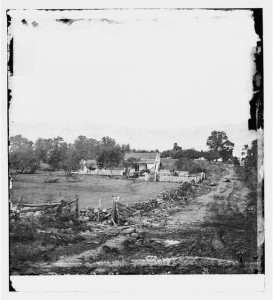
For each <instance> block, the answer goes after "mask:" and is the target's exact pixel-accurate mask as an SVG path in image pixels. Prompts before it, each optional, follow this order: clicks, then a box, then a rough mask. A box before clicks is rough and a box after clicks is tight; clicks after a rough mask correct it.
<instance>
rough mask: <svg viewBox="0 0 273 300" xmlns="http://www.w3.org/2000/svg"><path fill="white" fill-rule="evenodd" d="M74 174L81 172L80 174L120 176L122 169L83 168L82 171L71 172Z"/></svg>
mask: <svg viewBox="0 0 273 300" xmlns="http://www.w3.org/2000/svg"><path fill="white" fill-rule="evenodd" d="M73 173H75V174H82V175H104V176H111V175H115V176H120V175H122V174H123V170H112V172H111V170H105V169H102V170H98V169H97V170H94V171H91V170H84V171H79V172H73Z"/></svg>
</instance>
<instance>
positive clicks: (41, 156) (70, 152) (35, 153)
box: [9, 135, 131, 174]
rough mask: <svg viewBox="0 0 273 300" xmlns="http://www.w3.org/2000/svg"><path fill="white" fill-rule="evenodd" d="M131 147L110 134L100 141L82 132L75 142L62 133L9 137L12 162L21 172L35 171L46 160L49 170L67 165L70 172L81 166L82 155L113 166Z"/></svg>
mask: <svg viewBox="0 0 273 300" xmlns="http://www.w3.org/2000/svg"><path fill="white" fill-rule="evenodd" d="M130 151H131V149H130V145H129V144H122V145H120V144H118V143H116V141H115V140H114V139H112V138H110V137H108V136H106V137H103V138H102V139H101V141H97V140H96V139H92V138H87V137H85V136H79V137H78V138H77V139H76V140H75V141H74V143H67V142H65V141H64V139H63V138H62V137H60V136H58V137H56V138H49V139H44V138H38V139H37V140H36V141H35V142H32V141H30V140H28V139H27V138H25V137H23V136H22V135H16V136H13V137H10V140H9V166H10V168H11V169H13V170H15V171H16V172H18V173H34V172H35V171H36V170H37V169H38V168H39V167H40V165H41V163H44V164H46V165H47V166H48V171H50V172H53V171H55V170H59V169H64V170H65V172H66V173H67V174H69V173H71V172H72V171H75V170H78V169H79V168H80V161H81V160H82V159H84V160H88V159H96V162H97V165H98V166H99V167H101V168H112V167H113V166H117V165H119V164H120V162H121V161H122V160H123V156H124V154H125V153H126V152H130Z"/></svg>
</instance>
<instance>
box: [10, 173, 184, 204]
mask: <svg viewBox="0 0 273 300" xmlns="http://www.w3.org/2000/svg"><path fill="white" fill-rule="evenodd" d="M51 177H52V178H60V180H59V182H58V183H52V184H48V183H45V180H46V179H48V178H51ZM12 178H13V188H12V190H11V193H10V198H11V200H12V202H13V203H18V201H19V199H20V197H21V196H22V195H23V196H24V198H23V201H24V202H26V203H39V202H54V201H55V202H56V201H58V200H59V198H60V193H61V196H62V197H64V198H66V199H68V200H72V199H73V198H74V197H75V195H78V196H79V206H80V207H81V208H88V207H97V206H98V204H99V198H101V206H102V208H109V207H111V206H112V196H113V195H115V196H116V195H118V196H120V201H121V202H123V203H132V202H140V201H144V200H147V199H151V198H155V197H156V196H157V195H158V194H159V193H160V192H161V191H162V190H166V189H169V188H171V187H177V186H178V185H179V184H176V183H168V182H156V183H154V182H144V181H138V180H134V179H130V180H128V179H122V177H114V178H111V179H108V176H96V175H78V180H76V181H73V179H70V180H69V181H67V180H66V178H65V176H64V172H60V171H59V172H53V174H52V175H51V176H49V175H48V172H38V173H37V174H13V175H12Z"/></svg>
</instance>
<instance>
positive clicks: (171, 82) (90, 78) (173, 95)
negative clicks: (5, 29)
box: [10, 10, 258, 155]
mask: <svg viewBox="0 0 273 300" xmlns="http://www.w3.org/2000/svg"><path fill="white" fill-rule="evenodd" d="M11 15H12V28H11V33H12V35H13V37H14V50H15V55H14V76H13V77H12V81H11V84H12V96H13V98H12V103H11V109H10V134H11V135H14V134H19V133H20V134H22V135H24V136H26V137H28V138H30V139H36V138H37V137H53V136H57V135H61V136H63V137H64V138H65V140H67V141H69V142H70V141H71V142H72V141H73V140H74V139H75V138H76V137H77V136H78V135H86V136H88V137H92V138H97V139H100V138H101V137H102V136H104V135H109V136H111V137H113V138H115V139H116V141H117V142H120V143H130V144H131V146H132V147H135V148H144V149H156V148H157V149H159V150H164V149H169V148H171V147H172V145H173V143H174V142H178V144H180V145H181V146H182V147H185V148H186V147H195V148H196V149H206V146H205V144H206V138H207V137H208V135H209V133H210V131H211V130H214V129H215V130H226V132H227V134H228V136H229V137H230V139H231V140H232V141H233V142H235V143H236V149H235V154H237V155H238V154H239V153H240V150H241V148H242V146H243V145H244V144H245V143H248V142H250V141H251V140H252V139H253V138H255V134H254V133H251V132H248V130H247V120H248V118H249V100H250V99H251V97H252V81H251V80H252V74H253V68H254V65H253V56H252V51H253V47H255V46H256V42H257V39H258V36H257V35H256V33H255V30H254V21H253V18H252V13H251V11H243V10H238V11H228V12H226V11H209V10H116V11H113V10H108V11H107V10H106V11H80V12H42V11H40V12H37V11H36V12H35V11H16V12H12V13H11ZM60 18H74V19H80V20H77V21H75V22H73V23H72V24H70V25H68V24H64V23H63V22H57V21H56V19H60ZM22 19H25V21H26V22H22ZM33 21H35V22H36V23H32V22H33Z"/></svg>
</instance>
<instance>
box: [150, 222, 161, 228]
mask: <svg viewBox="0 0 273 300" xmlns="http://www.w3.org/2000/svg"><path fill="white" fill-rule="evenodd" d="M151 227H152V228H160V224H159V223H152V224H151Z"/></svg>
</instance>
